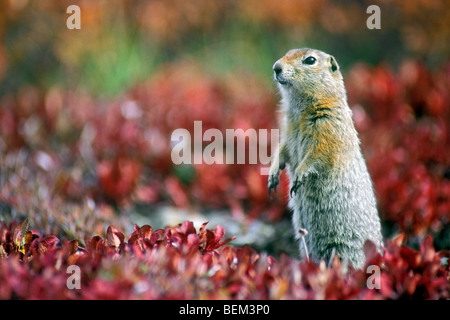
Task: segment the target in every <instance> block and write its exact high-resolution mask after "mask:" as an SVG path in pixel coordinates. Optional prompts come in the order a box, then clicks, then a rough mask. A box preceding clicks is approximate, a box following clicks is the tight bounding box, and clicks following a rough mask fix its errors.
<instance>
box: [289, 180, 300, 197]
mask: <svg viewBox="0 0 450 320" xmlns="http://www.w3.org/2000/svg"><path fill="white" fill-rule="evenodd" d="M301 183H302V177H301V176H300V177H299V176H298V175H297V174H296V175H295V177H294V182H293V183H292V187H291V191H290V192H289V194H290V195H291V198H292V197H293V196H294V195H295V193H296V192H297V190H298V188H299V187H300V185H301Z"/></svg>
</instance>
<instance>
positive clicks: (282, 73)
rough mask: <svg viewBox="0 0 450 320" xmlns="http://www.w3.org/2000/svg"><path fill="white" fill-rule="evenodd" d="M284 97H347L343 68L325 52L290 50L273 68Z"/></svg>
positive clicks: (306, 49)
mask: <svg viewBox="0 0 450 320" xmlns="http://www.w3.org/2000/svg"><path fill="white" fill-rule="evenodd" d="M273 71H274V78H275V81H277V82H278V85H279V88H280V91H281V93H282V95H283V96H284V95H286V94H287V95H294V96H298V95H308V96H312V97H315V98H317V99H322V98H324V99H327V98H345V87H344V82H343V79H342V75H341V72H340V71H339V66H338V64H337V62H336V59H334V57H333V56H331V55H329V54H326V53H325V52H322V51H319V50H314V49H309V48H302V49H292V50H289V51H288V52H287V53H286V55H285V56H284V57H282V58H281V59H280V60H278V61H277V62H275V64H274V65H273Z"/></svg>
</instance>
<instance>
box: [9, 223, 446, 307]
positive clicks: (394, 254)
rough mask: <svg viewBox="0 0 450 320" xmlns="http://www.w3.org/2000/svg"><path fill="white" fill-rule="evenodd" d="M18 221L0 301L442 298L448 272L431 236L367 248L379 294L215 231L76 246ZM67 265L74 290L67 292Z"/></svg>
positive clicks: (335, 272)
mask: <svg viewBox="0 0 450 320" xmlns="http://www.w3.org/2000/svg"><path fill="white" fill-rule="evenodd" d="M27 224H28V223H27V221H25V222H24V223H21V224H18V223H16V222H12V223H10V224H9V225H8V226H7V225H6V224H5V223H2V225H1V227H0V235H1V238H0V283H1V286H0V298H1V299H11V298H20V299H386V298H388V299H399V298H409V299H449V298H450V272H449V267H448V264H441V258H443V257H446V258H447V259H448V258H449V252H444V251H442V252H438V253H436V252H435V250H434V248H433V242H432V238H431V237H427V238H426V239H425V241H424V242H423V243H422V244H421V249H420V250H419V251H416V250H412V249H410V248H408V247H405V246H402V245H401V239H398V238H397V239H395V240H393V241H391V242H389V243H388V245H387V247H386V249H385V252H384V255H380V254H379V253H377V252H376V251H375V250H374V249H373V245H372V244H370V243H367V255H368V261H367V264H366V266H369V265H375V266H379V267H380V269H381V281H380V283H381V288H380V289H373V290H372V289H369V288H368V287H367V284H366V282H367V279H368V276H369V275H370V273H369V274H368V273H365V272H363V271H360V270H352V269H350V270H349V271H348V272H347V273H345V272H343V269H342V266H341V265H340V263H339V261H338V260H337V259H336V260H335V261H334V264H333V266H332V268H330V269H327V268H325V267H324V265H323V264H320V265H316V264H313V263H308V262H298V261H295V260H293V259H291V258H288V257H287V256H285V255H282V256H281V257H280V259H278V260H277V259H274V258H273V257H271V256H266V255H260V254H258V253H256V252H255V251H254V250H253V249H251V248H250V247H248V246H244V247H242V248H236V247H233V246H230V245H225V244H226V243H228V242H229V241H231V240H232V239H225V240H224V236H225V231H224V230H223V228H222V227H220V226H217V227H216V229H215V230H208V229H206V223H204V224H203V225H202V226H201V228H200V230H199V231H198V232H197V231H196V229H195V228H194V226H193V223H192V222H189V221H186V222H184V223H183V224H180V225H178V226H177V227H173V228H171V227H166V228H165V229H160V230H155V231H153V229H152V228H151V227H150V226H148V225H145V226H142V227H138V226H137V225H135V226H134V231H133V233H131V234H130V235H129V237H128V240H127V241H126V236H125V235H124V234H123V233H122V232H120V231H118V230H117V229H116V228H115V227H113V226H110V227H108V229H107V231H106V238H103V237H101V236H94V237H92V238H90V239H86V240H85V243H86V245H85V246H84V247H82V246H80V244H79V242H78V241H76V240H74V241H67V240H63V241H61V242H60V240H59V239H58V238H57V237H55V236H52V235H49V236H40V235H38V234H36V233H34V232H32V231H29V230H28V226H27ZM70 265H77V266H78V267H79V268H80V271H81V274H80V276H81V279H80V281H81V288H80V289H69V288H68V286H67V283H68V278H69V276H71V273H70V272H69V273H67V268H68V266H70Z"/></svg>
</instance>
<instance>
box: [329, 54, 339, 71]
mask: <svg viewBox="0 0 450 320" xmlns="http://www.w3.org/2000/svg"><path fill="white" fill-rule="evenodd" d="M328 63H329V68H330V71H331V72H332V73H334V72H336V71H337V70H339V65H338V64H337V62H336V59H334V57H333V56H330V58H329V59H328Z"/></svg>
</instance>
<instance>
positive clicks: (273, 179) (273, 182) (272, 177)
mask: <svg viewBox="0 0 450 320" xmlns="http://www.w3.org/2000/svg"><path fill="white" fill-rule="evenodd" d="M279 174H280V170H277V171H276V172H274V173H269V179H268V189H269V195H270V191H271V190H272V189H274V190H275V191H277V185H278V183H279V182H280V178H279Z"/></svg>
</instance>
